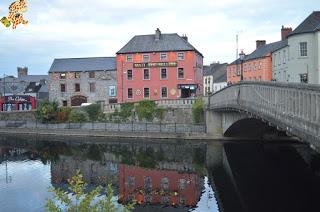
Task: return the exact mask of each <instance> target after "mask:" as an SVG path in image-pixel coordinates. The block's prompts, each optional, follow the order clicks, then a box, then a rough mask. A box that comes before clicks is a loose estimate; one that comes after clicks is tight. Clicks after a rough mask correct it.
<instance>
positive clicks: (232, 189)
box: [0, 137, 320, 212]
mask: <svg viewBox="0 0 320 212" xmlns="http://www.w3.org/2000/svg"><path fill="white" fill-rule="evenodd" d="M76 170H80V171H81V173H82V174H83V176H84V179H85V181H86V182H87V183H88V185H89V188H88V190H90V189H92V188H94V187H96V186H98V185H102V186H105V185H106V184H112V188H113V190H114V201H115V203H116V204H121V203H125V202H128V201H130V200H132V199H135V200H136V201H137V204H136V206H135V209H134V211H153V212H156V211H199V212H202V211H203V212H206V211H210V212H214V211H220V212H222V211H226V212H228V211H237V212H238V211H240V212H241V211H252V212H256V211H268V212H270V211H320V208H319V207H318V202H317V201H318V197H319V194H320V192H319V191H320V186H319V185H320V180H319V178H320V177H319V176H320V157H319V154H318V153H317V152H315V151H314V150H312V149H311V148H310V147H308V146H307V145H305V144H301V143H292V142H291V141H290V142H286V141H282V142H264V143H262V142H260V141H259V142H258V141H256V142H255V141H250V142H249V141H223V142H222V141H212V142H199V141H188V142H186V141H182V140H180V141H171V140H112V139H109V140H105V141H104V142H101V141H100V142H94V141H92V142H90V141H86V142H84V141H81V142H80V141H79V142H75V141H72V142H69V141H64V142H63V141H59V142H58V141H55V142H52V141H51V142H50V141H44V140H36V139H34V140H33V139H24V138H15V139H14V138H12V137H10V138H4V137H2V138H1V139H0V205H1V209H0V211H44V210H45V207H44V205H45V202H46V199H47V198H52V194H51V193H50V192H48V188H49V187H54V188H61V189H63V190H64V191H66V192H68V189H67V179H69V178H70V177H71V176H73V175H74V174H75V172H76Z"/></svg>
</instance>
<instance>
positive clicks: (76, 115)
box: [69, 110, 88, 123]
mask: <svg viewBox="0 0 320 212" xmlns="http://www.w3.org/2000/svg"><path fill="white" fill-rule="evenodd" d="M69 121H70V122H73V123H80V122H86V121H88V114H87V113H86V112H83V111H77V110H71V112H70V115H69Z"/></svg>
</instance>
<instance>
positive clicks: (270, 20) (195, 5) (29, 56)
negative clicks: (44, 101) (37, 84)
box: [0, 0, 320, 76]
mask: <svg viewBox="0 0 320 212" xmlns="http://www.w3.org/2000/svg"><path fill="white" fill-rule="evenodd" d="M12 1H13V0H0V18H1V17H3V16H6V15H7V13H8V6H9V5H10V4H11V2H12ZM319 6H320V4H319V1H318V0H305V1H301V0H268V1H264V2H263V1H261V0H260V1H259V0H246V1H241V0H220V1H216V0H29V1H28V11H27V12H26V13H25V14H24V18H25V19H26V20H28V21H29V24H28V25H19V26H18V27H17V29H16V30H12V29H11V28H10V29H9V28H5V27H4V26H3V25H2V24H0V76H3V75H4V74H6V75H15V76H16V72H17V71H16V70H17V67H18V66H19V67H24V66H26V67H28V68H29V74H47V73H48V70H49V69H50V66H51V64H52V62H53V60H54V58H78V57H100V56H115V54H116V52H117V51H118V50H120V49H121V48H122V47H123V46H124V45H125V44H126V43H127V42H128V41H129V40H130V39H131V38H132V37H133V36H134V35H143V34H153V33H154V31H155V29H156V28H159V29H160V30H161V32H162V33H178V34H179V35H182V34H186V35H187V36H188V40H189V42H190V43H191V44H192V45H193V46H194V47H195V48H196V49H198V50H199V51H200V52H201V53H202V54H203V55H204V64H205V65H208V64H210V63H212V62H214V61H215V62H217V61H219V62H220V63H223V62H227V63H231V62H233V61H234V60H235V58H236V35H237V34H238V36H239V49H243V50H244V52H245V53H251V52H252V51H253V50H254V49H255V41H256V40H266V41H267V43H271V42H275V41H278V40H280V39H281V34H280V30H281V26H282V25H284V26H286V27H292V28H293V29H295V28H296V27H297V26H298V25H299V24H300V23H301V22H302V21H303V20H304V19H305V18H306V17H307V16H308V15H309V14H311V13H312V11H317V10H320V8H319Z"/></svg>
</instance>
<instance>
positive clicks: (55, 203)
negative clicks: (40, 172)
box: [46, 170, 134, 212]
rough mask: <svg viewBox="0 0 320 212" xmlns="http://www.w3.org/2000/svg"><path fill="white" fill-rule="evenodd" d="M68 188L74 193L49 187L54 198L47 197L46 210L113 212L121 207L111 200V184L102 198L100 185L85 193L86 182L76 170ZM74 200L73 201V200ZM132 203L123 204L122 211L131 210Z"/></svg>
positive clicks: (53, 211) (54, 211)
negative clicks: (69, 193)
mask: <svg viewBox="0 0 320 212" xmlns="http://www.w3.org/2000/svg"><path fill="white" fill-rule="evenodd" d="M68 184H69V185H68V188H69V189H70V190H71V191H72V192H73V194H74V195H72V196H71V195H68V193H67V192H65V191H63V190H62V189H60V188H50V190H49V191H51V192H53V194H54V198H53V199H47V201H46V209H47V210H48V211H50V212H51V211H52V212H56V211H109V212H115V211H120V210H121V209H120V208H118V207H116V206H115V204H114V202H113V201H112V197H113V190H112V187H111V185H108V186H107V188H106V189H105V191H106V193H107V194H106V195H105V196H104V198H103V199H102V198H99V200H98V201H97V198H98V197H100V194H101V192H102V191H103V188H102V187H101V186H98V187H96V188H95V189H93V190H92V191H91V192H89V193H88V194H86V193H85V190H86V188H87V184H86V183H85V182H84V180H83V176H82V174H81V173H80V171H79V170H78V171H77V173H76V175H75V176H73V177H72V178H71V179H69V180H68ZM74 200H75V201H74ZM133 207H134V203H129V204H127V205H125V206H124V209H123V210H122V211H125V212H128V211H132V210H133Z"/></svg>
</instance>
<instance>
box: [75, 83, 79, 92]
mask: <svg viewBox="0 0 320 212" xmlns="http://www.w3.org/2000/svg"><path fill="white" fill-rule="evenodd" d="M74 90H75V92H80V84H79V83H76V84H74Z"/></svg>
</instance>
